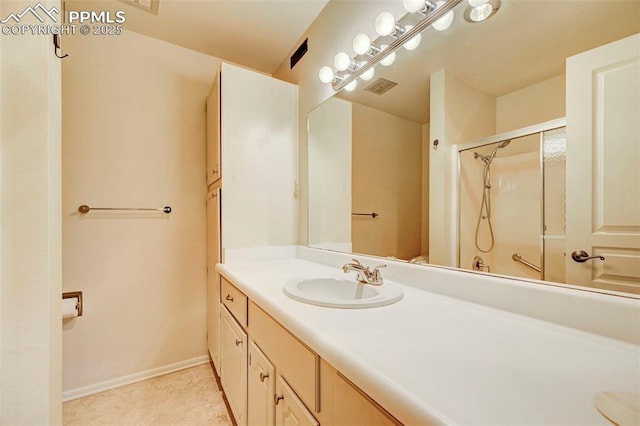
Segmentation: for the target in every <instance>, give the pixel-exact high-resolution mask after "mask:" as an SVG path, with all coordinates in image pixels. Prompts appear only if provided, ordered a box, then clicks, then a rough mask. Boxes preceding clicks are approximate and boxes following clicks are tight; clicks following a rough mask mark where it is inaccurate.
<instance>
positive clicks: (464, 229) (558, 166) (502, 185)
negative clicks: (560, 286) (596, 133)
mask: <svg viewBox="0 0 640 426" xmlns="http://www.w3.org/2000/svg"><path fill="white" fill-rule="evenodd" d="M565 148H566V138H565V128H564V121H563V120H555V121H553V122H549V123H544V124H541V125H538V126H532V127H528V128H525V129H522V130H518V131H513V132H509V133H505V134H502V135H497V136H495V137H491V138H486V139H483V140H481V141H478V142H475V143H471V144H465V145H462V146H460V147H459V150H458V171H459V176H458V178H459V179H458V182H459V188H458V213H459V214H458V233H457V234H458V267H460V268H464V269H471V270H476V271H484V272H492V273H496V274H501V275H510V276H517V277H522V278H532V279H544V280H551V281H559V282H563V281H564V280H565V279H564V251H565V241H564V234H565V226H564V211H565V157H566V149H565Z"/></svg>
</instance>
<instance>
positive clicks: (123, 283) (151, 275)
mask: <svg viewBox="0 0 640 426" xmlns="http://www.w3.org/2000/svg"><path fill="white" fill-rule="evenodd" d="M64 43H65V48H66V52H67V53H68V54H69V57H68V58H66V59H65V60H64V61H63V114H64V116H63V137H64V138H63V140H64V144H63V205H62V214H63V231H64V233H63V249H64V259H63V265H64V289H65V290H66V291H75V290H80V291H83V292H84V300H85V313H84V316H83V317H80V318H76V319H73V320H71V321H68V322H65V324H64V333H63V334H64V367H63V372H64V389H65V391H66V394H65V395H66V396H67V397H73V396H77V395H81V394H82V393H87V392H89V393H90V392H92V391H96V390H101V389H103V388H104V387H105V386H110V385H115V384H119V383H121V382H123V381H127V380H131V379H134V378H140V377H141V375H142V376H144V374H147V373H146V372H147V371H148V370H151V371H152V372H153V371H156V372H157V371H159V370H162V369H163V368H170V367H171V366H174V367H175V366H176V365H185V364H188V363H190V362H197V361H198V360H202V359H206V358H204V356H205V355H206V354H207V349H206V330H205V326H206V226H205V195H206V186H205V98H206V96H207V93H208V90H209V88H210V84H211V81H212V78H213V75H214V73H215V70H216V68H217V66H218V65H219V61H218V60H217V59H215V58H212V57H209V56H206V55H203V54H200V53H196V52H193V51H189V50H186V49H183V48H180V47H177V46H174V45H170V44H168V43H165V42H161V41H158V40H154V39H151V38H148V37H146V36H142V35H138V34H136V33H132V32H127V33H125V34H124V35H121V36H113V37H89V36H76V37H66V38H65V40H64ZM81 204H88V205H90V206H98V207H100V206H102V207H113V206H124V207H161V206H165V205H170V206H171V207H172V208H173V212H172V213H171V214H170V215H165V214H164V213H149V214H145V213H105V212H91V213H89V214H87V215H86V216H81V215H80V214H79V213H78V212H77V209H78V206H79V205H81Z"/></svg>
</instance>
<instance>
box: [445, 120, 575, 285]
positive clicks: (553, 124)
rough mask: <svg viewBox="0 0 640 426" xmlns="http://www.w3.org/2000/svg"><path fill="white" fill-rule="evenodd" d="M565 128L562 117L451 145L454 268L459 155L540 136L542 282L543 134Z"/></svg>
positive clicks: (457, 259)
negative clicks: (527, 137) (526, 137)
mask: <svg viewBox="0 0 640 426" xmlns="http://www.w3.org/2000/svg"><path fill="white" fill-rule="evenodd" d="M566 126H567V119H566V118H565V117H563V118H558V119H555V120H550V121H545V122H543V123H539V124H534V125H532V126H527V127H523V128H521V129H516V130H511V131H508V132H504V133H499V134H497V135H493V136H488V137H486V138H481V139H477V140H475V141H473V142H468V143H463V144H458V145H453V146H452V147H451V149H452V151H453V152H454V153H455V155H454V156H453V158H454V164H453V173H452V174H453V179H454V185H453V188H454V190H455V194H454V196H453V197H452V202H453V204H454V205H453V208H454V211H455V212H456V221H455V225H454V226H453V229H452V235H453V238H454V239H455V255H454V257H455V264H456V265H457V266H456V267H457V268H461V266H460V260H461V259H460V226H461V225H460V221H461V211H460V193H461V179H460V172H461V170H462V165H461V158H460V153H461V152H462V151H467V150H469V149H474V148H478V147H481V146H485V145H491V144H495V143H499V142H502V141H505V140H507V139H516V138H520V137H524V136H531V135H535V134H540V197H541V200H540V218H541V220H540V269H541V270H542V272H541V278H540V280H541V281H543V280H544V271H545V269H544V233H545V230H544V207H545V205H544V132H548V131H550V130H555V129H560V128H562V127H566ZM465 270H466V271H469V272H475V273H477V272H480V271H474V270H470V269H465ZM492 274H493V275H501V274H496V273H495V272H492ZM502 276H505V277H508V278H514V277H513V276H509V275H502ZM516 278H518V279H524V280H530V278H524V277H516Z"/></svg>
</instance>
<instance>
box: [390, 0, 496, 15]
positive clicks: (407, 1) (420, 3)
mask: <svg viewBox="0 0 640 426" xmlns="http://www.w3.org/2000/svg"><path fill="white" fill-rule="evenodd" d="M487 1H489V0H487ZM402 5H403V6H404V9H405V10H406V11H407V12H409V13H415V12H417V11H419V10H420V9H422V8H423V7H424V0H402Z"/></svg>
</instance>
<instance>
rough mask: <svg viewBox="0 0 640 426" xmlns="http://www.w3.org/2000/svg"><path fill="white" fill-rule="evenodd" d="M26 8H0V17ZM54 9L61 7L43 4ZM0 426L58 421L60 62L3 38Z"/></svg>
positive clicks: (42, 41)
mask: <svg viewBox="0 0 640 426" xmlns="http://www.w3.org/2000/svg"><path fill="white" fill-rule="evenodd" d="M32 4H33V3H31V2H26V1H12V2H7V1H2V2H0V16H3V17H4V16H6V15H7V14H9V13H10V12H20V11H22V10H24V9H25V7H27V6H29V5H32ZM46 5H47V6H48V7H52V6H57V7H58V8H59V7H60V4H59V2H56V1H49V2H46ZM0 94H1V95H2V97H1V98H0V151H1V152H2V155H1V156H0V173H1V179H0V182H1V185H2V186H1V189H0V212H1V214H0V243H1V248H0V264H1V272H0V284H1V286H0V423H1V424H4V425H32V424H33V425H35V424H42V425H43V424H50V425H56V424H61V423H62V407H61V390H60V388H61V376H60V372H61V368H60V366H61V322H60V317H61V248H60V110H61V108H60V60H59V59H57V58H56V57H55V56H54V54H53V49H52V44H51V39H50V38H49V37H38V36H31V35H24V36H2V37H0Z"/></svg>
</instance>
